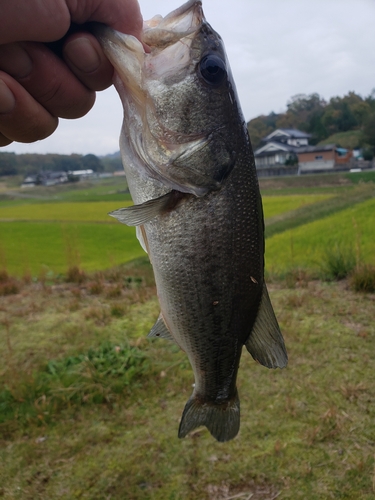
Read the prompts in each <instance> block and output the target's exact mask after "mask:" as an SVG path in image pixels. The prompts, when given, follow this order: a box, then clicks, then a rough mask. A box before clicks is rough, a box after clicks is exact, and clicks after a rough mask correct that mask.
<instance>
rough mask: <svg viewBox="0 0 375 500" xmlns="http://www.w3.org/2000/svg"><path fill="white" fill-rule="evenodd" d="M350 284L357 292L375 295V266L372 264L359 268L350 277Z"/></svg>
mask: <svg viewBox="0 0 375 500" xmlns="http://www.w3.org/2000/svg"><path fill="white" fill-rule="evenodd" d="M349 284H350V287H351V288H352V289H353V290H355V291H356V292H367V293H375V266H373V265H371V264H362V265H359V266H357V267H356V268H355V269H354V271H353V272H352V273H351V275H350V278H349Z"/></svg>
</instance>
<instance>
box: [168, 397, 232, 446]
mask: <svg viewBox="0 0 375 500" xmlns="http://www.w3.org/2000/svg"><path fill="white" fill-rule="evenodd" d="M201 425H205V426H206V427H207V429H208V430H209V431H210V433H211V434H212V436H213V437H214V438H215V439H217V441H220V442H224V441H229V440H230V439H233V438H234V437H236V436H237V434H238V431H239V428H240V400H239V398H238V393H237V391H236V395H235V397H234V398H233V399H231V400H230V401H227V402H225V403H220V404H215V403H202V402H201V401H199V399H198V398H196V397H195V396H194V395H193V396H191V398H190V399H189V401H188V402H187V403H186V406H185V409H184V412H183V414H182V418H181V423H180V428H179V430H178V437H179V438H183V437H185V436H186V435H187V434H189V432H191V431H192V430H194V429H196V428H197V427H199V426H201Z"/></svg>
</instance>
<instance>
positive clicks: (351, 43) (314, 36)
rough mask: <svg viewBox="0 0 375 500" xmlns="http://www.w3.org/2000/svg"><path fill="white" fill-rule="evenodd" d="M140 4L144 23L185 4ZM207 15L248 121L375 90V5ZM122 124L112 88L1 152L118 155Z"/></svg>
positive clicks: (256, 4) (272, 5) (212, 0)
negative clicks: (38, 137) (42, 134)
mask: <svg viewBox="0 0 375 500" xmlns="http://www.w3.org/2000/svg"><path fill="white" fill-rule="evenodd" d="M139 1H140V5H141V9H142V12H143V16H144V18H145V19H149V18H151V17H153V16H154V15H155V14H162V15H163V16H164V15H166V14H167V13H168V12H170V11H171V10H173V9H174V8H176V7H178V6H179V5H180V4H182V1H179V0H160V1H155V0H139ZM203 9H204V12H205V15H206V18H207V20H208V22H209V23H210V24H211V25H212V27H213V28H214V29H215V30H216V31H218V33H220V35H221V36H222V38H223V40H224V43H225V45H226V49H227V53H228V57H229V61H230V63H231V67H232V72H233V75H234V80H235V82H236V85H237V90H238V94H239V98H240V102H241V105H242V109H243V112H244V115H245V119H246V120H247V121H248V120H250V119H251V118H254V117H256V116H259V115H260V114H268V113H270V112H271V111H274V112H276V113H278V112H282V111H285V109H286V104H287V101H288V100H289V99H290V97H291V96H294V95H296V94H300V93H303V94H311V93H313V92H317V93H319V94H320V96H321V97H324V98H325V99H326V100H329V99H330V98H331V97H333V96H337V95H338V96H343V95H345V94H346V93H348V91H351V90H352V91H355V92H356V93H358V94H360V95H361V96H362V97H365V96H368V95H369V94H370V92H371V90H372V89H373V88H375V0H282V1H280V0H226V1H222V0H203ZM121 121H122V109H121V104H120V100H119V98H118V96H117V94H116V92H115V90H114V89H113V88H111V89H109V90H106V91H105V92H101V93H100V94H99V95H98V96H97V101H96V104H95V106H94V108H93V110H92V111H90V113H89V114H88V115H86V117H84V118H81V119H79V120H69V121H68V120H61V122H60V126H59V128H58V129H57V131H56V132H55V133H54V134H53V136H51V137H50V138H47V139H45V140H44V141H39V142H37V143H34V144H15V143H13V144H10V145H9V146H7V147H5V148H1V149H0V152H1V151H4V152H5V151H14V152H17V153H23V152H32V153H47V152H49V153H63V154H71V153H81V154H87V153H94V154H96V155H105V154H108V153H113V152H115V151H117V150H118V136H119V132H120V128H121Z"/></svg>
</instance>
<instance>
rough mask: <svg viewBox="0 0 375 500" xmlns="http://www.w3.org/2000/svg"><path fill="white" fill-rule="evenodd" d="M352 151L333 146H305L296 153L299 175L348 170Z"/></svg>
mask: <svg viewBox="0 0 375 500" xmlns="http://www.w3.org/2000/svg"><path fill="white" fill-rule="evenodd" d="M352 158H353V153H352V151H350V150H348V149H343V148H338V147H336V145H335V144H327V145H325V146H306V147H304V148H300V149H299V151H298V168H299V173H300V174H303V173H314V172H315V173H316V172H327V171H333V170H341V169H342V168H345V167H346V168H349V167H350V162H351V159H352Z"/></svg>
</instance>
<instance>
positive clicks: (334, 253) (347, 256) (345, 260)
mask: <svg viewBox="0 0 375 500" xmlns="http://www.w3.org/2000/svg"><path fill="white" fill-rule="evenodd" d="M355 266H356V252H355V249H354V247H353V246H352V245H349V244H347V245H344V244H342V243H333V244H331V245H329V246H327V247H326V249H325V252H324V255H323V259H322V262H321V264H320V269H321V277H322V279H323V280H326V281H333V280H342V279H345V278H347V277H348V276H349V274H350V273H351V272H352V271H353V269H354V268H355Z"/></svg>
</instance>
